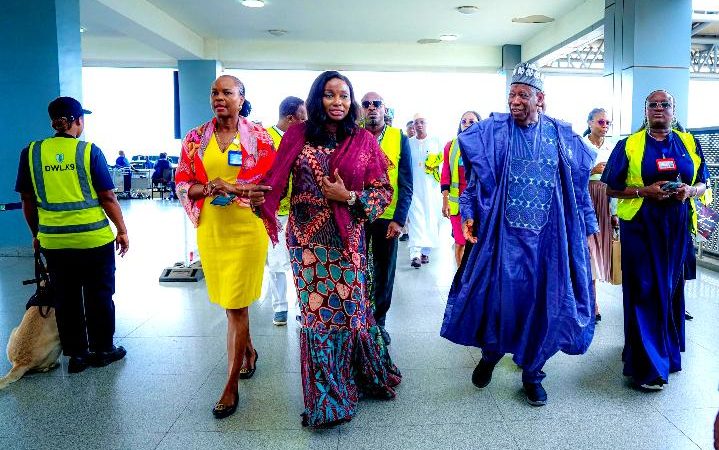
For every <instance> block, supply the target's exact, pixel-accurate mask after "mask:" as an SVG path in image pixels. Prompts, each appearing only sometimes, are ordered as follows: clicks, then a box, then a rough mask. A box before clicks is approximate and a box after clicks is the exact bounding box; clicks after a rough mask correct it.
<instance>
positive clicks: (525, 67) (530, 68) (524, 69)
mask: <svg viewBox="0 0 719 450" xmlns="http://www.w3.org/2000/svg"><path fill="white" fill-rule="evenodd" d="M518 83H519V84H526V85H528V86H532V87H533V88H535V89H539V90H540V91H542V92H544V74H542V72H540V71H539V69H538V68H537V66H535V65H534V64H531V63H519V64H517V65H516V66H515V67H514V71H513V72H512V84H518Z"/></svg>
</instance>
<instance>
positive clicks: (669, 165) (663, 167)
mask: <svg viewBox="0 0 719 450" xmlns="http://www.w3.org/2000/svg"><path fill="white" fill-rule="evenodd" d="M657 170H658V171H659V172H663V173H666V172H676V170H677V162H676V160H675V159H674V158H659V159H657Z"/></svg>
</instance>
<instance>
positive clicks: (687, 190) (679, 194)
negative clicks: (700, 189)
mask: <svg viewBox="0 0 719 450" xmlns="http://www.w3.org/2000/svg"><path fill="white" fill-rule="evenodd" d="M693 192H694V186H690V185H688V184H682V185H681V186H679V187H678V188H677V190H676V191H674V197H675V198H676V199H677V200H679V201H680V202H685V201H686V200H687V199H688V198H689V197H691V196H692V193H693Z"/></svg>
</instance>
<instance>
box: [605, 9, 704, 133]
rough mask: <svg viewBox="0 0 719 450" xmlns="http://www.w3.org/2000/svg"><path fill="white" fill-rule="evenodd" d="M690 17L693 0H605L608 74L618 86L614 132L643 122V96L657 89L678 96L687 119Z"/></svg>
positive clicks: (678, 107) (678, 108)
mask: <svg viewBox="0 0 719 450" xmlns="http://www.w3.org/2000/svg"><path fill="white" fill-rule="evenodd" d="M691 17H692V2H691V0H606V9H605V16H604V37H605V55H607V56H606V58H605V61H604V65H605V73H604V76H605V77H607V78H609V81H610V85H611V86H612V88H613V91H614V96H613V105H612V109H613V118H614V123H615V128H614V131H615V133H617V132H619V133H621V134H622V135H627V134H630V133H631V132H633V131H635V130H636V129H637V128H639V127H640V126H641V124H642V122H643V121H644V99H645V97H646V96H647V95H648V94H649V93H650V92H651V91H653V90H655V89H666V90H668V91H669V92H671V93H672V94H673V95H674V99H675V101H676V115H677V118H678V119H679V121H680V122H682V123H685V124H686V119H687V108H688V104H689V100H688V96H689V95H688V94H689V52H690V47H691V25H692V22H691Z"/></svg>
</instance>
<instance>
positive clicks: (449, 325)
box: [441, 113, 598, 371]
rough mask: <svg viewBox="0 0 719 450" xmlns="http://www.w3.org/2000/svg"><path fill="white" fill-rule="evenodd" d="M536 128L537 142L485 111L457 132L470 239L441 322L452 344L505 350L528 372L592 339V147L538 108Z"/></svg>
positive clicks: (507, 118) (463, 207)
mask: <svg viewBox="0 0 719 450" xmlns="http://www.w3.org/2000/svg"><path fill="white" fill-rule="evenodd" d="M537 128H539V129H538V130H537V131H536V132H535V136H536V139H539V140H540V141H541V145H536V144H538V143H539V142H538V141H537V140H536V139H535V140H534V142H533V143H529V142H527V140H526V138H525V136H524V134H523V133H522V132H521V131H520V130H519V127H518V126H516V125H515V124H514V120H513V119H512V117H511V116H510V115H509V114H498V113H494V114H493V115H492V116H491V117H490V118H488V119H486V120H483V121H481V122H479V123H477V124H475V125H473V126H472V127H471V128H470V129H468V130H466V131H465V132H464V133H462V134H460V135H459V143H460V148H461V152H462V158H463V160H464V163H465V166H466V168H467V169H468V173H469V184H468V186H467V189H466V190H465V191H464V193H463V195H462V198H461V199H460V204H461V213H462V218H463V220H466V219H469V218H473V219H474V222H475V227H476V229H477V233H476V235H477V236H478V239H479V240H478V242H477V244H475V245H474V247H473V248H472V250H471V253H470V255H469V258H468V260H467V264H466V268H465V271H464V273H463V274H462V277H461V282H459V283H455V284H454V285H453V286H452V288H451V290H450V293H449V298H448V301H447V308H446V310H445V315H444V322H443V324H442V330H441V335H442V336H443V337H445V338H446V339H449V340H450V341H452V342H455V343H457V344H462V345H468V346H475V347H481V348H483V349H485V350H489V351H492V352H499V353H513V354H514V361H515V362H516V363H517V364H518V365H519V366H521V367H522V368H523V369H525V370H530V371H531V370H540V369H541V367H542V366H543V365H544V362H546V361H547V359H549V358H550V357H551V356H552V355H554V354H555V353H556V352H557V351H559V350H561V351H563V352H565V353H569V354H582V353H584V352H585V351H586V350H587V348H588V347H589V344H590V343H591V341H592V337H593V335H594V293H593V289H592V274H591V265H590V259H589V247H588V245H587V235H590V234H593V233H596V232H597V231H598V225H597V220H596V216H595V213H594V208H593V206H592V202H591V199H590V197H589V174H590V170H591V167H592V163H593V160H594V158H595V155H596V154H595V152H593V151H592V150H591V149H589V148H588V147H587V146H586V145H585V144H584V143H583V142H582V139H581V138H580V137H579V136H578V135H577V134H576V133H574V132H573V131H572V129H571V126H570V125H569V124H567V123H564V122H560V121H558V120H555V119H552V118H550V117H547V116H542V117H541V119H540V124H539V125H538V126H537ZM522 139H524V141H522ZM533 145H534V150H533V149H532V147H533ZM537 149H541V150H540V151H539V152H537ZM533 152H534V153H533Z"/></svg>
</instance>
